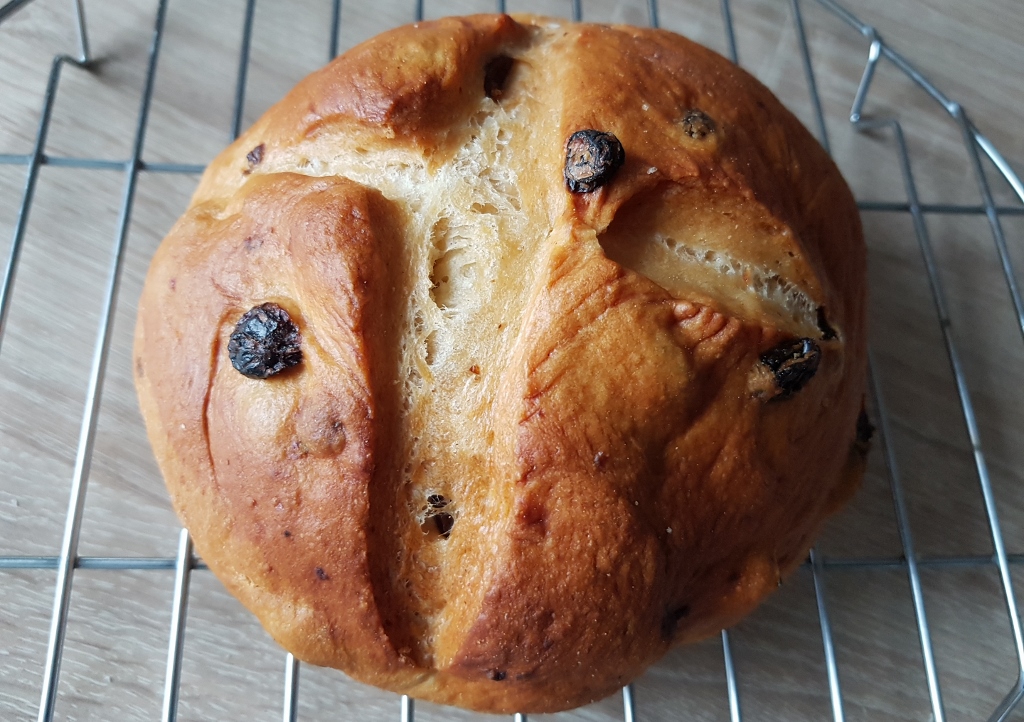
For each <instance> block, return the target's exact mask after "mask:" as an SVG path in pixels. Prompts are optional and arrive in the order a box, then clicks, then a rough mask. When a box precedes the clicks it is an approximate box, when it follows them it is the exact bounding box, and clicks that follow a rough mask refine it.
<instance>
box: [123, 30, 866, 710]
mask: <svg viewBox="0 0 1024 722" xmlns="http://www.w3.org/2000/svg"><path fill="white" fill-rule="evenodd" d="M503 55H507V56H511V57H512V58H514V62H513V63H512V64H511V71H510V73H509V76H508V79H507V81H506V82H507V86H506V87H504V88H503V91H502V92H501V93H500V94H495V95H494V97H495V98H497V100H495V99H490V98H487V97H486V95H485V81H484V78H485V75H486V73H487V72H488V71H487V67H488V63H489V62H490V61H491V60H492V59H493V58H495V57H498V56H503ZM488 82H491V81H488ZM588 128H593V129H597V130H601V131H604V132H610V133H613V134H614V135H615V136H616V137H617V138H618V139H619V141H621V143H622V146H623V147H624V148H625V156H626V161H625V164H624V165H623V166H622V167H621V168H620V169H619V170H618V171H617V172H616V173H615V175H614V176H613V177H612V179H611V181H610V182H608V183H607V184H606V185H604V186H602V187H601V188H599V189H598V190H596V191H594V192H591V193H586V194H572V193H569V191H568V190H567V189H566V186H565V182H564V180H563V177H562V166H563V163H564V161H565V147H566V146H565V143H566V140H567V138H568V137H569V135H571V134H572V133H573V132H575V131H577V130H581V129H588ZM256 148H259V151H256V150H255V149H256ZM467 258H468V259H469V261H466V259H467ZM460 259H461V260H460ZM460 284H461V285H460ZM864 293H865V259H864V246H863V241H862V239H861V231H860V224H859V218H858V215H857V210H856V206H855V204H854V202H853V199H852V197H851V195H850V193H849V190H848V189H847V187H846V185H845V183H844V182H843V180H842V178H841V177H840V175H839V173H838V171H837V169H836V168H835V166H834V165H833V164H832V162H831V161H830V160H829V159H828V157H827V155H826V154H825V153H824V151H823V150H822V149H821V148H820V146H818V144H817V143H816V142H815V141H814V140H813V138H812V137H811V136H810V135H809V134H808V133H807V131H806V130H805V129H804V128H803V127H802V126H801V125H800V124H799V123H798V122H797V121H796V119H795V118H794V117H793V116H792V115H791V114H790V113H789V112H788V111H786V110H785V109H784V108H783V107H782V106H781V105H780V104H779V103H778V101H777V100H776V99H775V98H774V97H773V96H772V95H771V93H770V92H769V91H768V90H766V89H765V88H764V87H763V86H761V85H760V84H759V83H758V82H757V81H756V80H754V79H753V78H751V77H750V76H749V75H747V74H746V73H744V72H743V71H742V70H740V69H738V68H736V67H735V66H733V65H732V64H730V63H728V62H727V61H725V60H723V59H722V58H720V57H719V56H717V55H715V54H714V53H712V52H710V51H708V50H706V49H704V48H701V47H699V46H696V45H694V44H692V43H690V42H688V41H686V40H684V39H683V38H680V37H678V36H676V35H673V34H671V33H667V32H664V31H656V30H640V29H635V28H626V27H607V26H598V25H583V24H578V25H574V24H568V23H559V22H557V21H551V20H547V19H544V18H533V17H521V18H517V19H516V20H513V19H512V18H509V17H508V16H473V17H469V18H457V19H446V20H441V21H436V22H431V23H420V24H418V25H417V26H408V27H405V28H399V29H397V30H394V31H391V32H389V33H385V34H384V35H382V36H380V37H378V38H376V39H374V40H371V41H369V42H368V43H366V44H364V45H362V46H360V47H358V48H356V49H354V50H353V51H350V52H349V53H347V54H346V55H344V56H342V57H341V58H339V59H338V60H336V61H335V62H334V63H332V64H331V65H329V66H327V67H326V68H325V69H323V70H321V71H318V72H317V73H314V74H313V75H311V76H310V77H309V78H307V79H306V80H304V81H303V82H302V83H300V84H299V85H298V86H296V88H295V89H294V90H293V91H292V92H291V93H290V94H289V95H288V96H287V97H286V98H285V99H284V100H283V101H282V102H281V103H280V104H278V105H277V106H275V107H274V108H273V109H271V110H270V111H269V112H268V113H267V114H266V115H265V116H264V117H263V118H262V119H261V120H259V121H258V122H257V123H256V124H255V125H254V126H253V127H252V128H251V129H250V130H249V131H248V132H247V133H246V134H245V135H243V136H242V137H241V138H240V139H239V140H238V141H237V142H236V143H234V144H233V145H232V146H231V147H229V148H228V149H227V150H225V152H224V153H223V154H222V155H221V156H219V157H218V158H217V159H216V160H215V161H214V162H213V163H212V164H211V166H210V167H209V169H208V170H207V172H206V174H205V175H204V177H203V180H202V182H201V184H200V187H199V189H198V190H197V191H196V194H195V196H194V198H193V203H192V206H191V207H190V209H189V211H188V212H187V214H186V215H185V216H184V217H183V218H182V219H181V220H180V221H179V222H178V224H177V225H176V226H175V227H174V228H173V229H172V230H171V232H170V234H169V235H168V237H167V239H165V241H164V243H163V244H162V245H161V247H160V249H159V251H158V252H157V255H156V257H155V258H154V260H153V264H152V267H151V269H150V273H149V277H148V278H147V281H146V287H145V289H144V292H143V297H142V301H141V303H140V309H139V317H138V325H137V329H136V345H135V357H136V364H135V372H136V385H137V388H138V392H139V398H140V403H141V406H142V411H143V415H144V417H145V419H146V423H147V428H148V431H149V434H150V439H151V441H152V444H153V447H154V451H155V454H156V456H157V459H158V461H159V463H160V466H161V469H162V471H163V474H164V476H165V479H166V482H167V485H168V488H169V490H170V492H171V496H172V500H173V502H174V506H175V508H176V510H177V511H178V513H179V514H180V515H181V517H182V520H183V522H184V523H185V524H186V525H187V526H188V528H189V529H190V531H191V532H192V535H193V537H194V539H195V542H196V545H197V548H198V550H199V551H200V553H201V554H202V556H203V558H204V559H205V560H206V561H207V563H208V564H209V565H210V567H211V569H212V570H213V571H214V572H215V573H216V574H217V576H218V577H219V578H220V579H221V580H222V581H223V582H224V583H225V584H226V585H227V586H228V588H229V589H230V590H231V591H232V592H233V593H234V594H236V595H237V596H238V597H239V599H241V600H242V602H243V603H245V604H246V605H247V606H248V607H249V608H250V609H251V610H252V611H253V612H254V613H255V614H256V615H257V616H258V617H259V618H260V619H261V621H262V622H263V624H264V626H266V628H267V629H268V630H269V631H270V633H271V634H272V635H273V636H274V637H275V638H276V639H277V640H278V641H279V642H281V644H282V645H284V646H285V647H286V648H288V649H289V650H291V651H292V652H294V653H295V654H296V656H297V657H299V658H300V659H303V660H305V661H309V662H312V663H315V664H322V665H330V666H335V667H338V668H340V669H343V670H344V671H346V672H347V673H348V674H350V675H352V676H353V677H355V678H357V679H361V680H365V681H367V682H370V683H373V684H377V685H379V686H382V687H386V688H389V689H393V690H395V691H401V692H407V693H409V694H412V695H414V696H419V697H423V698H427V699H432V700H435V701H439V702H443V703H450V704H457V705H461V706H464V707H469V708H473V709H479V710H486V711H493V712H511V711H528V712H542V711H555V710H560V709H566V708H569V707H573V706H577V705H579V704H583V703H586V702H589V701H591V700H594V699H597V698H600V697H602V696H604V695H607V694H609V693H611V692H612V691H614V690H615V689H617V688H618V687H619V686H621V685H622V684H624V683H626V682H628V681H630V680H631V679H633V678H635V677H636V676H637V675H639V674H640V673H641V672H642V671H643V670H644V669H645V668H646V667H647V666H648V665H650V664H651V663H652V662H653V661H655V660H656V659H658V658H659V657H660V656H661V655H662V654H663V653H664V652H665V651H666V650H667V649H669V648H670V647H671V646H672V645H674V644H678V643H683V642H688V641H693V640H696V639H699V638H701V637H704V636H707V635H709V634H713V633H715V632H717V631H718V630H720V629H722V628H723V627H725V626H728V625H730V624H732V623H734V622H735V621H737V620H738V619H739V618H741V617H742V616H743V615H744V614H746V613H748V612H749V611H750V610H751V609H752V608H753V607H754V606H755V605H756V604H757V603H758V602H759V601H760V600H761V599H762V598H763V597H764V596H765V595H767V594H768V593H770V592H771V591H772V590H773V589H774V588H775V587H776V586H777V584H778V582H779V580H780V578H781V577H782V576H783V575H784V574H785V573H787V572H788V571H790V570H791V569H793V568H794V567H795V566H796V565H797V564H799V563H800V561H801V560H802V559H803V557H804V555H805V554H806V552H807V549H808V547H809V546H810V544H811V542H812V539H813V537H814V535H815V534H816V532H817V530H818V528H819V527H820V525H821V523H822V522H823V520H824V519H825V518H826V517H827V515H828V514H830V513H832V512H833V511H834V510H835V509H836V508H838V506H839V505H840V504H841V503H842V502H843V501H844V500H845V498H846V497H848V496H849V494H850V493H852V491H853V489H854V488H855V486H856V484H857V482H858V480H859V477H860V474H861V472H862V464H863V450H862V449H860V448H859V447H857V446H856V445H855V444H854V437H855V428H856V421H857V415H858V412H859V411H860V409H861V403H862V396H863V392H864V377H865V367H866V361H865V356H866V351H865V328H864V314H865V301H864ZM267 302H271V303H276V304H278V305H280V306H281V307H282V308H284V309H285V310H286V311H287V312H288V314H289V315H290V316H291V317H292V319H293V320H294V321H295V323H296V325H297V326H298V329H299V332H300V333H301V337H302V353H303V361H302V363H301V364H300V365H298V366H296V367H294V368H292V369H289V370H287V371H284V372H282V373H280V374H278V375H277V376H273V377H271V378H269V379H266V380H258V379H250V378H246V377H244V376H242V375H241V374H239V373H237V372H236V371H235V370H234V368H233V367H232V365H231V361H230V359H229V358H228V351H227V344H228V337H229V336H230V334H231V332H232V330H233V329H234V324H235V323H236V321H237V320H238V319H239V317H240V316H241V315H242V314H243V313H244V312H246V311H247V310H248V309H250V308H252V307H254V306H256V305H259V304H262V303H267ZM800 337H808V338H812V339H813V340H814V343H815V344H816V347H817V348H818V350H819V351H820V363H819V365H818V367H817V371H816V372H812V373H813V376H812V377H811V378H810V380H809V381H808V382H807V383H806V385H805V386H804V387H803V388H801V389H800V390H798V391H795V392H794V393H791V394H785V393H781V392H779V391H778V390H777V389H775V388H774V387H773V386H772V384H773V383H774V381H773V378H774V377H773V376H772V375H771V373H770V372H769V371H768V370H766V366H765V364H764V363H762V361H761V356H762V354H764V353H765V352H766V351H768V350H770V349H772V348H774V347H776V346H778V345H779V344H780V343H784V342H788V341H791V340H792V339H794V338H800ZM441 490H443V491H444V493H445V494H446V495H447V496H446V499H445V503H448V504H450V505H449V506H447V507H445V508H446V509H447V510H448V511H450V512H451V520H452V523H453V524H454V526H453V527H451V531H450V536H448V535H447V534H439V533H438V532H437V531H435V530H434V529H433V527H432V526H431V524H432V522H431V517H430V516H429V515H430V514H431V513H433V512H431V511H429V509H427V507H426V506H425V505H424V501H423V500H424V499H425V498H426V497H427V496H428V495H429V494H435V495H436V494H437V493H439V492H440V491H441ZM425 509H426V511H425ZM446 513H447V512H446ZM425 515H426V516H425ZM438 528H439V529H440V528H441V527H440V526H439V527H438Z"/></svg>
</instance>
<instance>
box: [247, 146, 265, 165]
mask: <svg viewBox="0 0 1024 722" xmlns="http://www.w3.org/2000/svg"><path fill="white" fill-rule="evenodd" d="M263 147H264V146H263V144H262V143H260V144H259V145H258V146H256V147H255V148H253V149H252V150H250V151H249V152H248V153H246V155H245V160H246V161H248V163H249V170H250V171H251V170H252V169H253V168H255V167H256V166H258V165H259V164H260V163H262V162H263Z"/></svg>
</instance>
